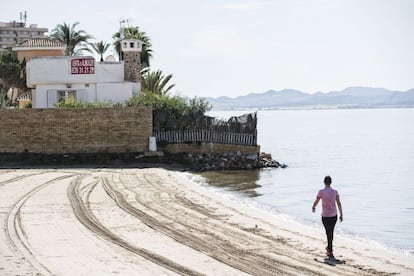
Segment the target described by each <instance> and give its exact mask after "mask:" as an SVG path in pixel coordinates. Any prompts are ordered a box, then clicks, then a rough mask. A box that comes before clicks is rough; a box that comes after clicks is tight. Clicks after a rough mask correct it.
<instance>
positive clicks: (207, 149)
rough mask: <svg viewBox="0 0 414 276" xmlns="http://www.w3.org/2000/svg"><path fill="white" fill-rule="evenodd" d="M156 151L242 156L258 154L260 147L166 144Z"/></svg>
mask: <svg viewBox="0 0 414 276" xmlns="http://www.w3.org/2000/svg"><path fill="white" fill-rule="evenodd" d="M158 150H160V151H165V152H167V153H171V154H176V153H206V154H210V153H225V152H237V151H239V152H241V153H242V154H259V153H260V146H242V145H228V144H217V143H215V144H213V143H192V144H167V145H165V146H160V145H158Z"/></svg>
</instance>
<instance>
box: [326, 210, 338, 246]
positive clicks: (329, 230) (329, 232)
mask: <svg viewBox="0 0 414 276" xmlns="http://www.w3.org/2000/svg"><path fill="white" fill-rule="evenodd" d="M337 220H338V216H334V217H322V223H323V226H324V227H325V231H326V238H327V239H328V251H329V252H333V251H332V240H333V234H334V228H335V224H336V221H337Z"/></svg>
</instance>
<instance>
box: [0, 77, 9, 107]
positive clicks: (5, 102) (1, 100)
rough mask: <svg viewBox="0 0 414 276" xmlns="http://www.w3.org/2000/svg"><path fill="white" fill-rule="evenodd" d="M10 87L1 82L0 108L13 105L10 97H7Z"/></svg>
mask: <svg viewBox="0 0 414 276" xmlns="http://www.w3.org/2000/svg"><path fill="white" fill-rule="evenodd" d="M8 90H9V87H7V86H5V85H3V84H1V83H0V108H6V107H8V106H10V105H11V101H10V99H8V98H7V91H8Z"/></svg>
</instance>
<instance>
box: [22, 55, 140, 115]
mask: <svg viewBox="0 0 414 276" xmlns="http://www.w3.org/2000/svg"><path fill="white" fill-rule="evenodd" d="M26 71H27V72H26V73H27V75H26V76H27V86H28V87H29V88H32V107H33V108H51V107H54V105H55V104H56V103H57V102H59V101H63V100H66V99H68V98H70V97H72V98H73V99H75V100H77V101H84V102H110V103H118V102H120V103H124V102H125V100H127V99H128V98H130V97H131V96H132V95H133V94H134V93H138V92H139V91H140V84H139V83H138V82H134V81H126V80H125V77H124V74H125V72H124V62H96V61H95V59H94V58H93V57H91V56H82V57H76V56H73V57H69V56H49V57H34V58H32V59H30V60H29V61H28V62H27V65H26Z"/></svg>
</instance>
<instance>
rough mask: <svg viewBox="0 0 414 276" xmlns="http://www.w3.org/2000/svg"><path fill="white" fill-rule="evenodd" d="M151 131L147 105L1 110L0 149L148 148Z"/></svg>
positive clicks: (93, 150)
mask: <svg viewBox="0 0 414 276" xmlns="http://www.w3.org/2000/svg"><path fill="white" fill-rule="evenodd" d="M151 135H152V109H151V108H147V107H122V108H79V109H66V108H53V109H2V110H0V153H25V152H27V153H42V154H70V153H73V154H75V153H129V152H146V151H148V148H149V139H148V138H149V137H150V136H151Z"/></svg>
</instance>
